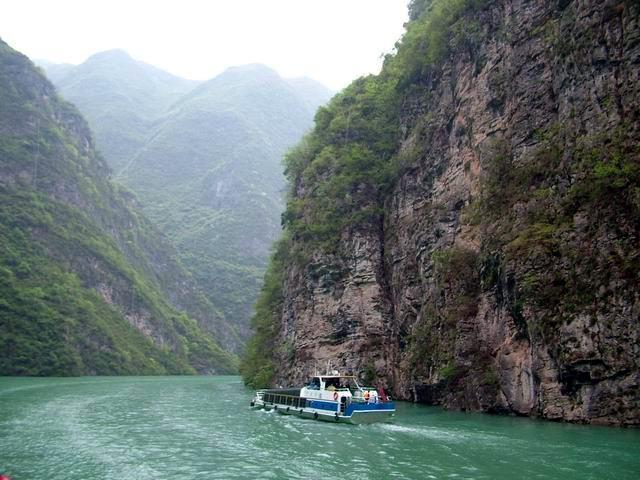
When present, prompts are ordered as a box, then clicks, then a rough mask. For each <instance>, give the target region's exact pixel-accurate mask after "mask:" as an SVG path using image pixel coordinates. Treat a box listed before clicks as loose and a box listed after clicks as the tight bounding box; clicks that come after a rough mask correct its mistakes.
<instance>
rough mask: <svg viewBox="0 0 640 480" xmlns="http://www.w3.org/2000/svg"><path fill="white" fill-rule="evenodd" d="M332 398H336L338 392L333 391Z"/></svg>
mask: <svg viewBox="0 0 640 480" xmlns="http://www.w3.org/2000/svg"><path fill="white" fill-rule="evenodd" d="M333 399H334V400H338V392H333Z"/></svg>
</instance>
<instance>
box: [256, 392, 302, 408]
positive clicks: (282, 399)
mask: <svg viewBox="0 0 640 480" xmlns="http://www.w3.org/2000/svg"><path fill="white" fill-rule="evenodd" d="M263 401H264V403H271V404H277V405H285V406H287V407H293V408H304V407H305V406H306V402H307V399H306V398H302V397H298V396H294V395H285V394H281V393H273V392H264V394H263Z"/></svg>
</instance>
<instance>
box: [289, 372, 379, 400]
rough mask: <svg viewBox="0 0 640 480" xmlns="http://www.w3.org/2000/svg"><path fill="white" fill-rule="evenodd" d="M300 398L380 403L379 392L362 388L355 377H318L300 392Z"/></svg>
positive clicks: (312, 379)
mask: <svg viewBox="0 0 640 480" xmlns="http://www.w3.org/2000/svg"><path fill="white" fill-rule="evenodd" d="M300 396H301V397H304V398H314V399H319V400H331V401H337V402H341V403H346V402H347V401H349V402H351V401H362V402H368V403H377V402H378V391H377V390H376V389H375V388H373V387H361V386H360V385H359V384H358V381H357V380H356V377H354V376H353V375H317V376H313V377H311V379H310V380H309V382H308V383H307V384H306V385H305V386H304V387H302V389H301V390H300Z"/></svg>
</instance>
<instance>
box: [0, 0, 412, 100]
mask: <svg viewBox="0 0 640 480" xmlns="http://www.w3.org/2000/svg"><path fill="white" fill-rule="evenodd" d="M407 3H408V0H262V1H261V0H224V1H223V0H180V1H168V0H167V1H165V0H153V1H152V0H104V1H102V0H101V1H98V0H11V1H6V2H3V5H2V13H1V14H0V37H1V38H2V39H3V40H4V41H6V42H7V43H9V45H11V46H12V47H13V48H15V49H16V50H19V51H21V52H22V53H24V54H25V55H28V56H29V57H31V58H37V59H46V60H50V61H53V62H57V63H63V62H64V63H74V64H77V63H81V62H83V61H84V60H85V59H86V58H87V57H88V56H90V55H91V54H93V53H96V52H99V51H103V50H108V49H112V48H123V49H125V50H127V51H128V52H129V53H130V54H131V55H132V56H133V57H135V58H136V59H138V60H142V61H144V62H147V63H150V64H152V65H155V66H157V67H160V68H163V69H165V70H168V71H169V72H171V73H174V74H176V75H180V76H182V77H186V78H192V79H199V80H204V79H207V78H211V77H213V76H214V75H216V74H218V73H220V72H221V71H222V70H224V69H225V68H226V67H229V66H232V65H242V64H246V63H255V62H258V63H264V64H266V65H269V66H271V67H273V68H275V69H276V70H278V71H279V72H280V73H281V74H282V75H284V76H287V77H293V76H301V75H307V76H310V77H312V78H315V79H316V80H319V81H321V82H323V83H324V84H325V85H327V86H328V87H330V88H333V89H335V90H338V89H340V88H342V87H344V86H346V85H347V84H348V83H349V82H350V81H351V80H353V79H354V78H356V77H358V76H360V75H363V74H366V73H370V72H377V71H378V70H379V67H380V64H381V61H380V56H381V55H382V54H385V53H388V52H390V51H392V49H393V45H394V43H395V42H396V40H398V39H399V38H400V36H401V34H402V32H403V27H402V24H403V23H404V22H405V21H406V19H407V13H406V12H407V8H406V5H407Z"/></svg>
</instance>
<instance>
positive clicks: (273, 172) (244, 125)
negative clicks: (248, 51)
mask: <svg viewBox="0 0 640 480" xmlns="http://www.w3.org/2000/svg"><path fill="white" fill-rule="evenodd" d="M152 73H153V78H163V79H164V80H165V82H164V83H162V84H161V82H160V81H159V80H156V81H155V83H156V85H162V88H160V87H158V88H157V89H156V90H155V94H156V97H157V98H162V99H164V101H162V102H161V101H160V100H155V101H154V102H151V103H155V105H156V107H157V108H156V110H155V111H151V110H150V109H149V108H148V105H147V103H145V102H147V100H149V98H150V97H148V98H140V96H139V95H137V94H136V92H150V91H152V89H151V88H150V86H149V85H148V83H149V78H151V76H152V75H151V74H152ZM185 85H191V87H192V88H191V89H190V90H189V91H188V92H186V93H184V94H183V95H177V92H178V91H180V89H181V88H186V87H185ZM58 86H59V87H60V89H61V91H62V93H63V95H65V97H67V98H69V99H70V100H71V101H73V102H74V103H75V104H76V105H77V106H78V108H79V109H80V110H81V111H82V112H83V113H85V114H86V115H87V117H88V118H89V119H90V120H92V123H93V125H94V127H95V128H96V130H97V131H98V136H97V144H98V146H99V147H100V148H101V149H102V151H103V152H104V154H105V158H106V160H107V161H108V162H109V163H110V164H111V165H112V166H113V168H114V169H115V170H116V173H117V178H118V180H119V181H120V182H122V183H123V184H124V185H126V186H127V187H128V188H130V189H131V190H132V191H133V192H134V193H135V194H136V196H137V198H138V199H139V201H140V204H141V205H142V207H143V209H144V211H145V213H146V214H147V215H148V217H149V218H150V220H151V221H152V222H153V223H154V224H155V225H157V226H158V227H159V228H160V230H162V232H163V233H164V234H165V235H166V236H167V237H168V238H169V239H171V241H172V242H173V243H174V244H175V246H176V247H177V251H178V252H179V257H180V260H181V261H182V263H183V264H184V265H185V267H186V268H187V269H188V270H189V271H190V272H191V273H192V274H193V275H194V277H195V278H196V280H197V281H198V283H199V285H200V286H201V288H202V289H203V291H204V292H206V295H207V297H208V299H209V300H210V301H211V302H212V303H213V304H214V305H216V306H218V307H219V308H220V309H221V310H222V312H223V314H224V316H225V318H227V319H228V320H229V321H231V322H233V323H234V324H235V325H237V326H238V331H239V333H240V335H241V337H242V338H247V337H248V336H249V318H250V316H251V314H252V307H253V303H254V302H255V299H256V297H257V294H258V291H259V289H260V285H261V283H262V277H263V275H264V271H265V268H266V264H267V259H268V256H269V248H270V245H271V244H272V243H273V241H274V240H275V239H276V238H277V237H278V235H279V233H280V229H281V226H280V213H281V212H282V209H283V200H282V190H283V188H284V177H283V175H282V165H281V158H282V156H283V155H284V153H285V152H286V151H287V149H288V148H290V147H291V146H292V145H294V144H295V142H297V141H298V140H299V139H300V138H301V137H302V135H303V134H304V133H305V131H306V130H307V129H308V128H309V127H310V126H311V122H312V118H313V114H314V112H315V110H316V108H317V107H318V106H319V105H320V104H321V103H324V102H326V101H327V100H328V99H329V97H330V95H331V93H330V91H329V90H327V89H326V88H325V87H323V86H322V85H321V84H319V83H318V82H315V81H313V80H311V79H308V78H301V79H294V80H287V79H283V78H281V77H280V76H279V75H278V74H277V73H276V72H275V71H273V70H272V69H270V68H268V67H266V66H264V65H259V64H254V65H245V66H241V67H234V68H230V69H228V70H226V71H225V72H223V73H222V74H220V75H218V76H217V77H215V78H213V79H211V80H209V81H206V82H203V83H200V84H198V85H196V86H193V84H185V83H179V82H178V83H175V78H174V77H172V76H170V75H168V74H165V75H164V76H163V75H161V74H160V73H158V71H157V70H156V69H153V68H151V67H148V66H146V65H144V64H140V63H139V62H136V61H135V60H133V59H131V58H130V57H128V56H127V55H126V54H124V53H123V52H118V51H116V52H106V53H104V54H98V55H95V56H93V57H91V58H90V59H89V60H88V61H87V62H86V63H85V64H82V65H80V66H78V67H76V68H75V70H74V71H72V72H70V73H69V74H68V75H67V76H66V77H65V78H64V79H63V80H61V81H60V82H59V83H58ZM120 94H122V96H123V97H125V98H126V99H127V101H128V103H127V108H124V103H123V107H122V108H116V107H114V103H116V102H115V100H113V97H119V96H120ZM130 112H136V114H138V113H137V112H140V114H144V116H145V118H147V119H151V120H150V121H149V122H148V123H145V122H143V121H141V120H132V122H133V123H135V124H139V125H142V127H141V128H142V129H144V130H145V131H146V133H143V132H141V130H140V129H138V130H136V127H134V126H132V125H130V122H129V121H128V120H127V118H128V117H127V115H128V113H130ZM130 118H133V117H130ZM132 134H133V135H134V136H135V138H136V141H135V142H128V143H127V142H125V141H123V140H122V139H123V138H124V137H127V136H128V137H130V136H131V135H132ZM113 145H120V146H124V147H123V148H122V149H121V150H120V151H118V152H116V151H115V150H116V149H115V147H113Z"/></svg>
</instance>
